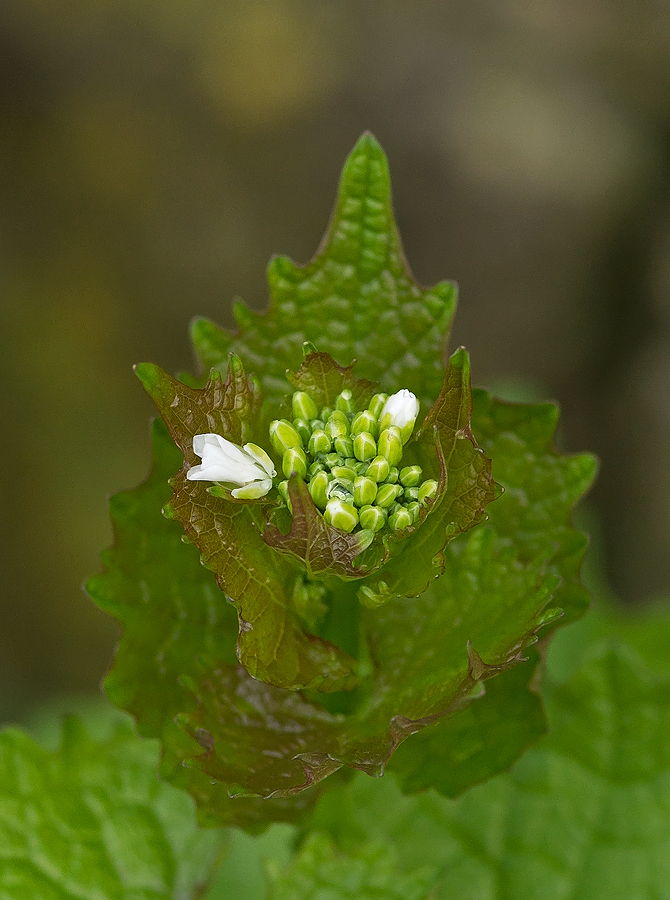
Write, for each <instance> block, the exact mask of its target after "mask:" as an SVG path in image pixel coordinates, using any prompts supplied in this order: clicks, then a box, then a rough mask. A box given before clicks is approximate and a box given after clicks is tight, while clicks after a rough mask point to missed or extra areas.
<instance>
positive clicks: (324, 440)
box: [307, 429, 333, 456]
mask: <svg viewBox="0 0 670 900" xmlns="http://www.w3.org/2000/svg"><path fill="white" fill-rule="evenodd" d="M332 446H333V442H332V441H331V439H330V438H329V437H328V435H327V434H326V432H325V431H322V430H321V429H317V430H315V431H313V432H312V434H311V436H310V438H309V441H308V443H307V449H308V450H309V452H310V453H311V455H312V456H317V455H318V454H319V453H330V451H331V449H332Z"/></svg>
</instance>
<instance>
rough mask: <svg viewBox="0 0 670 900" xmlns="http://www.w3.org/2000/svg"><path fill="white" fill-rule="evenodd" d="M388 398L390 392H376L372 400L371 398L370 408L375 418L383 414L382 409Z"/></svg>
mask: <svg viewBox="0 0 670 900" xmlns="http://www.w3.org/2000/svg"><path fill="white" fill-rule="evenodd" d="M388 398H389V396H388V394H375V395H374V397H373V398H372V400H370V402H369V403H368V410H369V411H370V412H371V413H372V415H373V416H374V417H375V419H378V418H379V416H380V415H381V411H382V410H383V409H384V406H385V404H386V401H387V400H388Z"/></svg>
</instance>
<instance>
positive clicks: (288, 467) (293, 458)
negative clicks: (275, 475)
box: [281, 447, 307, 479]
mask: <svg viewBox="0 0 670 900" xmlns="http://www.w3.org/2000/svg"><path fill="white" fill-rule="evenodd" d="M281 467H282V471H283V473H284V475H286V477H287V478H290V477H291V475H293V474H295V475H299V476H300V478H303V479H305V478H307V457H306V456H305V451H304V450H301V449H300V447H289V449H288V450H287V451H286V453H284V456H283V457H282V461H281Z"/></svg>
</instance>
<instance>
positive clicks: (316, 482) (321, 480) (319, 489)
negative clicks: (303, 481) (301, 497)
mask: <svg viewBox="0 0 670 900" xmlns="http://www.w3.org/2000/svg"><path fill="white" fill-rule="evenodd" d="M330 480H331V479H330V475H328V473H327V472H317V474H316V475H315V476H314V477H313V478H312V479H311V480H310V482H309V484H308V485H307V489H308V490H309V493H310V496H311V498H312V500H313V501H314V503H315V505H316V506H318V507H319V509H320V510H322V511H323V510H324V509H325V508H326V504H327V503H328V493H327V492H328V486H329V485H330Z"/></svg>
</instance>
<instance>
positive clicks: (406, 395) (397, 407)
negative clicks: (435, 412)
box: [379, 390, 419, 444]
mask: <svg viewBox="0 0 670 900" xmlns="http://www.w3.org/2000/svg"><path fill="white" fill-rule="evenodd" d="M418 415H419V401H418V400H417V399H416V396H415V395H414V394H413V393H412V392H411V391H408V390H402V391H398V392H397V393H396V394H392V395H391V396H390V397H389V398H388V400H387V401H386V403H385V404H384V408H383V409H382V411H381V414H380V416H379V430H380V431H383V430H384V429H385V428H389V427H390V426H391V425H394V426H395V427H396V428H398V429H399V431H400V437H401V439H402V442H403V444H405V443H407V441H408V440H409V437H410V435H411V434H412V430H413V428H414V423H415V422H416V417H417V416H418Z"/></svg>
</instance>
